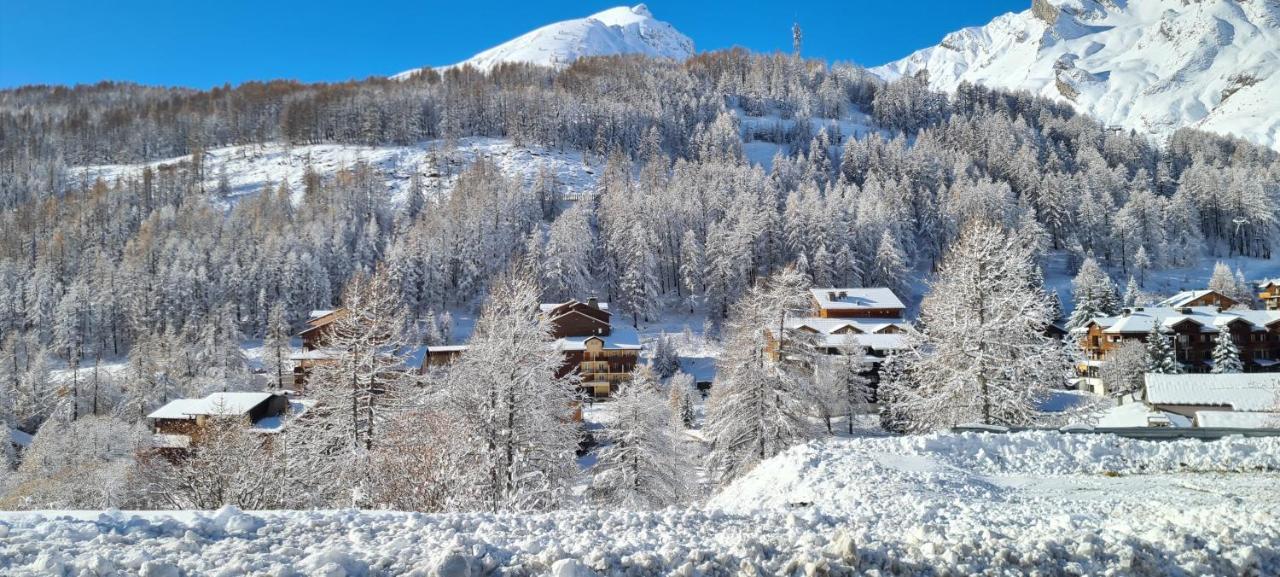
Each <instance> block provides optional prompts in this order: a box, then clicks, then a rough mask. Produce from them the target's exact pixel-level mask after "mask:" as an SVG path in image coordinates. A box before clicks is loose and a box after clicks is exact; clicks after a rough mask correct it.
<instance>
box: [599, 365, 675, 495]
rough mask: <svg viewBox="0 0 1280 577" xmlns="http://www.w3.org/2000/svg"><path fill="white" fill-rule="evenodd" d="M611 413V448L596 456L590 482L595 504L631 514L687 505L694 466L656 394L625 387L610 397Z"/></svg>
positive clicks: (632, 386)
mask: <svg viewBox="0 0 1280 577" xmlns="http://www.w3.org/2000/svg"><path fill="white" fill-rule="evenodd" d="M613 412H614V419H613V421H612V422H611V423H610V424H609V425H608V427H607V432H606V436H607V438H608V439H609V444H608V445H606V446H605V447H604V448H603V449H601V451H600V455H599V458H598V460H597V462H596V465H595V468H594V475H593V479H592V482H591V490H592V493H593V494H594V496H595V498H596V499H597V500H599V501H600V502H602V503H607V504H609V505H611V506H615V507H618V508H621V509H633V510H634V509H655V508H661V507H666V506H669V505H674V504H677V503H679V502H681V501H683V500H685V499H687V498H688V497H689V496H690V494H691V493H692V490H691V485H692V483H691V471H692V466H691V465H690V462H689V461H688V459H687V457H686V453H685V451H686V449H685V448H684V447H682V446H681V445H682V442H681V440H680V438H681V436H682V435H683V430H682V428H680V427H679V425H678V422H677V421H676V420H675V419H674V418H673V416H672V414H671V411H670V409H669V408H668V407H667V406H666V404H664V403H663V402H662V398H661V397H659V396H658V394H657V391H654V390H652V389H651V388H649V387H647V386H643V385H637V384H636V383H627V384H625V385H623V386H622V388H621V389H620V390H619V391H618V393H617V394H616V395H615V397H614V401H613Z"/></svg>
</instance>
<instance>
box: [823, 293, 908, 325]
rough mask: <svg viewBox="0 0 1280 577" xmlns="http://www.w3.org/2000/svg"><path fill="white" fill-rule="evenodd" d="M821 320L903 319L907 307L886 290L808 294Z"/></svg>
mask: <svg viewBox="0 0 1280 577" xmlns="http://www.w3.org/2000/svg"><path fill="white" fill-rule="evenodd" d="M809 295H810V297H811V298H812V300H813V310H814V314H815V315H816V316H818V317H820V318H824V319H825V318H884V319H902V318H903V317H904V316H905V313H906V310H907V307H906V305H904V304H902V301H901V300H900V299H898V295H895V294H893V291H892V290H889V289H887V288H815V289H810V290H809Z"/></svg>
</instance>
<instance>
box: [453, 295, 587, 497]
mask: <svg viewBox="0 0 1280 577" xmlns="http://www.w3.org/2000/svg"><path fill="white" fill-rule="evenodd" d="M564 362H565V361H564V355H563V353H562V352H560V351H559V350H558V349H557V348H556V346H555V344H554V341H553V339H552V338H551V326H550V324H549V323H548V321H547V320H546V319H545V318H543V317H542V316H541V315H539V314H538V295H537V290H536V289H535V287H534V284H533V282H532V281H531V280H530V279H529V278H528V273H527V272H523V271H511V272H508V273H506V274H504V275H502V276H501V277H499V278H498V279H497V280H496V281H495V282H494V284H493V285H492V286H491V287H490V291H489V297H488V300H487V301H486V303H485V306H484V308H483V310H482V311H481V313H480V317H479V318H478V319H477V320H476V325H475V331H474V333H473V335H472V337H471V340H470V342H469V348H468V350H467V352H466V353H465V354H463V355H462V356H461V357H459V358H458V360H456V361H454V363H453V365H452V366H451V367H450V369H449V373H448V376H447V379H446V383H445V385H444V392H443V395H444V398H445V403H446V406H447V410H448V412H449V414H450V415H452V416H453V418H454V419H455V430H456V431H457V435H458V438H461V439H465V441H466V442H465V443H462V444H463V445H464V446H465V447H467V448H468V449H467V451H468V453H467V458H468V459H467V460H468V462H470V463H471V466H470V467H467V468H466V470H465V471H463V472H462V473H461V474H465V475H467V478H466V480H465V482H464V483H461V485H462V486H464V487H466V488H467V492H466V493H465V494H461V495H456V496H455V497H454V498H453V502H454V503H455V506H457V507H459V508H463V509H472V510H475V509H479V510H485V511H495V512H496V511H537V510H546V509H551V508H554V507H557V506H559V505H560V504H562V503H563V501H564V499H565V498H567V496H568V491H569V485H570V483H571V482H572V480H573V477H574V474H575V473H576V469H577V465H576V462H575V460H574V459H575V451H576V450H577V448H578V430H577V425H576V424H575V423H574V421H573V418H572V414H573V411H574V410H575V407H576V405H577V403H578V393H577V384H576V378H575V377H574V376H572V375H569V376H563V377H562V376H558V375H559V372H560V369H561V367H562V366H563V365H564Z"/></svg>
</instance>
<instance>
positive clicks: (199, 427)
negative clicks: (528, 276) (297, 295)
mask: <svg viewBox="0 0 1280 577" xmlns="http://www.w3.org/2000/svg"><path fill="white" fill-rule="evenodd" d="M810 297H811V305H812V306H811V310H810V311H809V313H808V314H807V315H805V316H794V317H788V318H786V319H785V324H786V327H785V328H787V329H790V330H794V331H804V332H809V333H814V334H815V335H817V342H818V345H819V347H820V348H821V350H822V352H825V353H827V354H832V355H835V354H844V352H845V351H846V350H847V347H849V346H850V345H852V346H856V347H860V348H861V349H862V350H864V351H865V354H866V355H867V357H866V360H867V361H868V366H869V367H871V369H870V370H869V376H871V378H872V380H873V382H874V381H875V377H876V375H877V372H878V366H879V363H880V362H881V361H882V360H883V359H884V358H885V357H886V356H887V355H888V354H890V353H892V352H893V351H895V350H897V349H900V348H902V347H903V346H904V344H905V341H904V338H903V334H902V333H903V332H904V330H905V329H906V327H907V325H908V322H907V320H906V314H905V313H906V305H904V304H903V303H902V300H901V299H899V298H898V296H897V295H895V294H893V291H891V290H889V289H885V288H822V289H813V290H811V291H810ZM346 314H347V313H346V311H345V310H344V309H340V308H339V309H334V310H320V311H313V312H312V313H311V315H309V318H308V319H307V321H306V324H305V326H304V327H303V328H302V330H301V331H300V332H299V333H298V336H299V338H300V340H301V341H302V349H301V350H300V351H298V352H296V353H294V354H292V355H291V356H290V359H291V360H292V361H293V363H294V374H293V388H292V390H289V391H280V392H275V393H267V392H261V393H215V394H213V395H209V396H208V397H205V398H203V399H178V400H175V401H172V402H170V403H168V404H166V405H165V406H163V407H161V408H160V409H157V410H156V411H154V412H153V413H151V414H150V415H148V418H149V419H150V421H151V424H152V428H153V430H154V431H155V434H156V436H155V440H156V446H157V447H160V448H163V449H168V450H172V451H175V452H181V451H184V450H186V449H187V448H188V447H190V445H191V443H193V442H199V440H200V437H201V435H202V431H203V430H204V428H205V426H206V424H207V423H209V422H211V421H212V420H214V419H217V418H237V419H241V420H243V421H244V422H245V423H248V426H249V427H250V430H251V431H252V432H258V433H264V434H269V433H273V432H278V431H280V430H281V429H283V428H284V427H285V426H287V425H288V424H289V422H291V421H292V420H294V419H296V418H298V417H299V416H301V415H302V414H303V413H305V412H306V410H307V408H308V407H309V404H308V403H309V401H307V400H305V399H304V398H303V397H302V396H301V395H302V394H303V393H304V392H305V388H306V383H307V379H308V378H309V376H310V374H311V372H312V370H313V369H314V368H315V367H316V366H318V365H321V364H324V363H327V362H332V361H331V358H332V357H331V354H330V353H329V352H328V351H326V350H325V341H326V336H327V334H328V332H329V331H330V330H331V329H332V326H333V323H335V322H336V321H338V320H340V319H342V318H343V317H344V316H345V315H346ZM538 314H539V315H541V316H542V318H544V319H546V320H547V322H548V323H549V325H550V327H551V336H552V337H553V338H554V339H555V341H554V346H555V347H556V349H557V350H559V351H560V352H561V353H562V354H563V355H564V359H565V362H564V365H563V366H562V367H561V369H560V371H559V374H558V376H566V375H569V374H576V375H577V376H578V382H579V386H580V387H581V390H582V393H583V395H584V396H585V397H587V398H593V399H602V398H607V397H609V396H610V395H612V394H613V393H614V392H616V391H617V389H618V387H619V386H620V385H621V384H622V383H625V382H626V381H628V380H629V379H631V375H632V371H634V370H635V368H636V366H637V365H638V364H639V362H640V353H641V352H642V350H643V347H642V346H641V343H640V338H639V335H638V334H637V333H636V332H635V331H634V330H632V329H631V328H630V327H629V326H627V325H625V324H621V325H614V323H613V315H612V312H611V311H610V309H609V303H606V302H600V301H599V300H597V299H595V298H589V299H587V300H585V301H579V300H569V301H567V302H562V303H543V304H542V305H540V306H539V308H538ZM466 351H467V345H465V344H461V345H431V346H426V347H423V348H422V349H421V350H420V351H419V354H417V355H414V356H413V358H414V359H420V361H421V365H420V366H419V367H418V369H419V370H420V371H422V372H423V373H425V372H427V371H430V370H433V369H439V368H442V367H446V366H448V365H449V364H450V363H452V362H454V361H455V360H456V359H457V358H459V357H460V356H461V355H463V354H465V353H466Z"/></svg>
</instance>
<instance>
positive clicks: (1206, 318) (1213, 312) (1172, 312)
mask: <svg viewBox="0 0 1280 577" xmlns="http://www.w3.org/2000/svg"><path fill="white" fill-rule="evenodd" d="M1127 311H1128V312H1127V313H1122V314H1119V315H1116V316H1111V317H1098V318H1095V319H1093V321H1092V322H1094V323H1096V324H1097V325H1098V326H1100V327H1102V332H1104V333H1107V334H1146V333H1149V332H1151V327H1152V326H1154V325H1159V326H1160V329H1161V331H1163V332H1170V331H1171V330H1172V329H1173V327H1174V326H1177V325H1178V324H1180V323H1184V322H1188V321H1190V322H1192V323H1194V324H1195V325H1197V326H1198V327H1199V331H1200V332H1202V333H1216V332H1218V329H1219V328H1220V327H1224V326H1227V325H1228V324H1230V323H1232V322H1236V321H1242V322H1245V323H1248V324H1249V328H1250V330H1254V331H1265V330H1267V326H1268V325H1270V324H1272V323H1275V322H1277V321H1280V311H1259V310H1227V311H1221V312H1219V311H1218V309H1217V308H1216V307H1136V308H1132V309H1127Z"/></svg>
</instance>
